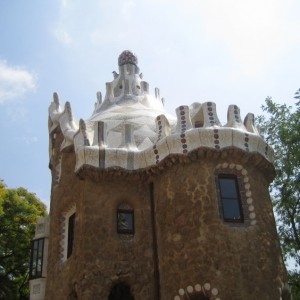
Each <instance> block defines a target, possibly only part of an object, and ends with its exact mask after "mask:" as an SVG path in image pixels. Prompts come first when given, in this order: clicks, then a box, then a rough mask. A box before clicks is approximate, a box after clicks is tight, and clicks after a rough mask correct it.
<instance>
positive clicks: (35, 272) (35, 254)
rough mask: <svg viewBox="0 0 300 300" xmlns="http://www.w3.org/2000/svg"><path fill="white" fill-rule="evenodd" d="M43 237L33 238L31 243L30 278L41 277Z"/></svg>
mask: <svg viewBox="0 0 300 300" xmlns="http://www.w3.org/2000/svg"><path fill="white" fill-rule="evenodd" d="M43 254H44V238H42V239H37V240H33V241H32V244H31V262H30V278H39V277H42V272H43Z"/></svg>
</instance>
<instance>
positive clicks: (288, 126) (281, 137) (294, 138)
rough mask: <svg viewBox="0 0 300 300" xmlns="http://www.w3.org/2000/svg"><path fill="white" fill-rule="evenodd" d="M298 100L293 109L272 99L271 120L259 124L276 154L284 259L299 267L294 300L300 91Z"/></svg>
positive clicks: (299, 228)
mask: <svg viewBox="0 0 300 300" xmlns="http://www.w3.org/2000/svg"><path fill="white" fill-rule="evenodd" d="M294 98H295V99H296V103H295V106H294V107H291V106H287V105H286V104H276V103H275V102H274V101H273V100H272V98H271V97H268V98H267V99H266V101H265V102H266V103H265V105H263V106H262V109H263V111H264V112H266V113H267V114H268V116H267V117H266V116H260V117H259V118H258V121H259V124H260V126H261V129H262V134H263V135H264V136H265V138H266V141H267V142H268V143H269V144H270V145H271V146H272V147H273V149H274V152H275V169H276V173H277V175H276V178H275V180H274V181H273V183H272V184H271V195H272V201H273V205H274V209H275V213H276V218H277V223H278V233H279V237H280V241H281V247H282V250H283V254H284V257H285V259H287V258H292V259H294V260H295V263H296V266H295V267H298V270H297V269H296V270H294V271H290V272H289V277H290V282H289V284H290V286H291V288H292V293H293V295H294V299H300V281H299V279H300V273H299V267H300V89H299V90H298V91H297V92H296V93H295V97H294ZM297 100H298V101H297Z"/></svg>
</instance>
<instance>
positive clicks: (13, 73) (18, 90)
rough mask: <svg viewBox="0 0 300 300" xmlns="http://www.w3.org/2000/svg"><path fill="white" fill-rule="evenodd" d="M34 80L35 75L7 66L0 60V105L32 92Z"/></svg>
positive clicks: (21, 68) (18, 67)
mask: <svg viewBox="0 0 300 300" xmlns="http://www.w3.org/2000/svg"><path fill="white" fill-rule="evenodd" d="M36 80H37V79H36V75H35V74H33V73H30V72H29V71H27V70H26V69H25V68H24V67H20V66H9V65H8V64H7V62H6V61H5V60H0V104H1V103H4V102H6V101H9V100H13V99H16V98H20V97H22V96H24V95H25V94H26V93H28V92H30V91H34V90H35V89H36Z"/></svg>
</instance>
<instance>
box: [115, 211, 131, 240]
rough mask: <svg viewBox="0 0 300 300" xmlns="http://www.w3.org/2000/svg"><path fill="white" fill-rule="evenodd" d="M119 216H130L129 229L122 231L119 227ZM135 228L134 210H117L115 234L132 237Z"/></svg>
mask: <svg viewBox="0 0 300 300" xmlns="http://www.w3.org/2000/svg"><path fill="white" fill-rule="evenodd" d="M119 214H128V215H130V216H131V223H132V226H131V228H129V229H123V228H120V226H119ZM134 232H135V228H134V210H133V209H132V208H125V209H124V208H118V209H117V233H118V234H129V235H134Z"/></svg>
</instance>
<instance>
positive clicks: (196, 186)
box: [31, 51, 288, 300]
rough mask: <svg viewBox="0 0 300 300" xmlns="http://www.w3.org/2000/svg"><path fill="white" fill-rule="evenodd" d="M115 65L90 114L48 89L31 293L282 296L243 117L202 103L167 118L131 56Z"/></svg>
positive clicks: (267, 206) (231, 298)
mask: <svg viewBox="0 0 300 300" xmlns="http://www.w3.org/2000/svg"><path fill="white" fill-rule="evenodd" d="M118 64H119V74H118V73H117V72H113V77H114V80H113V81H112V82H109V83H106V95H105V98H104V100H103V101H102V96H101V93H97V103H96V104H95V107H94V112H93V114H92V116H91V117H90V119H88V120H86V121H83V120H80V121H79V122H77V121H76V120H75V118H74V116H73V115H72V111H71V106H70V104H69V103H68V102H67V103H66V104H65V108H64V109H62V108H61V107H60V103H59V99H58V96H57V94H56V93H55V94H54V97H53V101H52V103H51V105H50V107H49V138H50V139H49V141H50V142H49V155H50V169H51V173H52V184H51V207H50V225H49V235H48V233H47V230H45V231H44V232H43V234H42V235H41V233H40V235H39V236H37V237H36V239H35V241H34V242H33V245H34V247H35V248H34V251H33V253H34V254H33V259H32V266H33V267H32V269H31V273H32V272H33V273H32V274H31V275H32V281H31V299H35V300H37V299H48V300H51V299H58V300H59V299H89V300H92V299H93V300H94V299H108V300H114V299H135V300H140V299H143V300H159V299H161V300H183V299H190V300H205V299H214V300H221V299H222V300H241V299H242V300H256V299H262V300H268V299H270V300H274V299H281V298H282V299H288V298H285V297H284V296H283V291H286V290H287V288H286V283H287V275H286V270H285V266H284V263H283V260H282V255H281V251H280V246H279V240H278V236H277V232H276V227H275V221H274V216H273V211H272V204H271V201H270V196H269V192H268V187H269V184H270V182H271V181H272V180H273V178H274V176H275V172H274V167H273V164H272V161H273V152H272V149H271V148H270V147H269V146H268V145H267V144H266V142H265V141H264V140H263V138H262V137H261V136H260V135H259V133H258V131H257V129H256V127H255V126H254V122H253V120H254V117H253V115H252V114H248V115H247V116H246V118H245V120H244V122H243V121H242V120H241V116H240V110H239V108H238V107H237V106H235V105H230V106H229V108H228V114H227V118H228V120H227V124H226V125H221V124H220V122H219V120H218V116H217V114H216V105H215V103H213V102H206V103H202V104H200V103H193V104H192V105H190V106H187V105H182V106H180V107H178V108H177V109H176V117H175V118H174V117H173V116H171V115H169V114H168V113H166V112H165V109H164V101H163V99H162V98H161V97H160V93H159V90H158V89H155V96H151V95H150V93H149V84H148V83H147V82H146V81H144V80H143V75H142V74H141V73H140V70H139V68H138V61H137V57H136V56H135V55H134V54H133V53H132V52H130V51H124V52H123V53H121V55H120V56H119V59H118ZM48 222H49V220H47V219H43V220H41V221H40V225H41V224H43V226H44V228H46V227H47V226H48V225H47V224H48ZM38 226H39V225H38ZM43 238H44V239H43ZM41 243H43V245H41ZM38 249H41V250H40V251H39V250H38ZM43 251H44V255H42V253H43ZM46 251H48V255H46ZM39 253H40V254H39ZM46 263H47V267H46V265H45V264H46ZM37 266H38V267H37ZM46 271H47V272H46ZM43 277H45V278H43Z"/></svg>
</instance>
